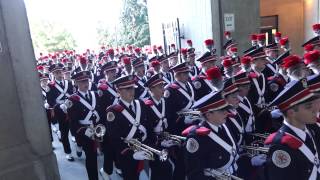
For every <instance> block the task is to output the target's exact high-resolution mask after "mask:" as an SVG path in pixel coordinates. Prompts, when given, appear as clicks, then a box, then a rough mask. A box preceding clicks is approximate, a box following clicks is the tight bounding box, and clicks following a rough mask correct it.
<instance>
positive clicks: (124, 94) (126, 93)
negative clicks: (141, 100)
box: [118, 87, 135, 102]
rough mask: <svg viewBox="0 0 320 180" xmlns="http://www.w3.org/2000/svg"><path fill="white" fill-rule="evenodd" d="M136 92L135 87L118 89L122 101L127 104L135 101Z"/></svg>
mask: <svg viewBox="0 0 320 180" xmlns="http://www.w3.org/2000/svg"><path fill="white" fill-rule="evenodd" d="M134 92H135V88H134V87H128V88H120V89H118V93H119V95H120V97H121V99H123V100H125V101H127V102H132V101H133V100H134Z"/></svg>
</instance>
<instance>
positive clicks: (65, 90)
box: [54, 80, 70, 104]
mask: <svg viewBox="0 0 320 180" xmlns="http://www.w3.org/2000/svg"><path fill="white" fill-rule="evenodd" d="M64 85H65V86H64V89H62V88H61V87H60V86H59V85H58V84H57V83H55V84H54V87H56V88H57V89H58V91H59V92H60V95H59V96H58V97H57V99H56V103H58V104H62V103H64V102H63V100H61V98H63V97H64V96H67V97H70V95H69V94H68V93H67V91H68V86H69V83H68V81H67V80H65V81H64Z"/></svg>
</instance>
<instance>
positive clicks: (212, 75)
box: [206, 67, 222, 80]
mask: <svg viewBox="0 0 320 180" xmlns="http://www.w3.org/2000/svg"><path fill="white" fill-rule="evenodd" d="M206 75H207V79H208V80H212V79H217V78H221V77H222V74H221V72H220V69H219V68H218V67H212V68H210V69H208V70H207V71H206Z"/></svg>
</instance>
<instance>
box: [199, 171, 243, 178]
mask: <svg viewBox="0 0 320 180" xmlns="http://www.w3.org/2000/svg"><path fill="white" fill-rule="evenodd" d="M204 173H205V174H206V175H209V176H212V177H214V178H217V179H221V180H229V179H233V180H243V179H242V178H239V177H237V176H235V175H232V174H231V173H228V172H225V171H222V170H216V169H205V170H204Z"/></svg>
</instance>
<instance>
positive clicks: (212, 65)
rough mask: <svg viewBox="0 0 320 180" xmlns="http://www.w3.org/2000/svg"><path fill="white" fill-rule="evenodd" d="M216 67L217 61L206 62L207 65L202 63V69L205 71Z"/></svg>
mask: <svg viewBox="0 0 320 180" xmlns="http://www.w3.org/2000/svg"><path fill="white" fill-rule="evenodd" d="M215 65H216V63H215V61H208V62H205V63H202V68H203V70H205V71H206V70H207V69H210V68H212V67H214V66H215Z"/></svg>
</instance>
